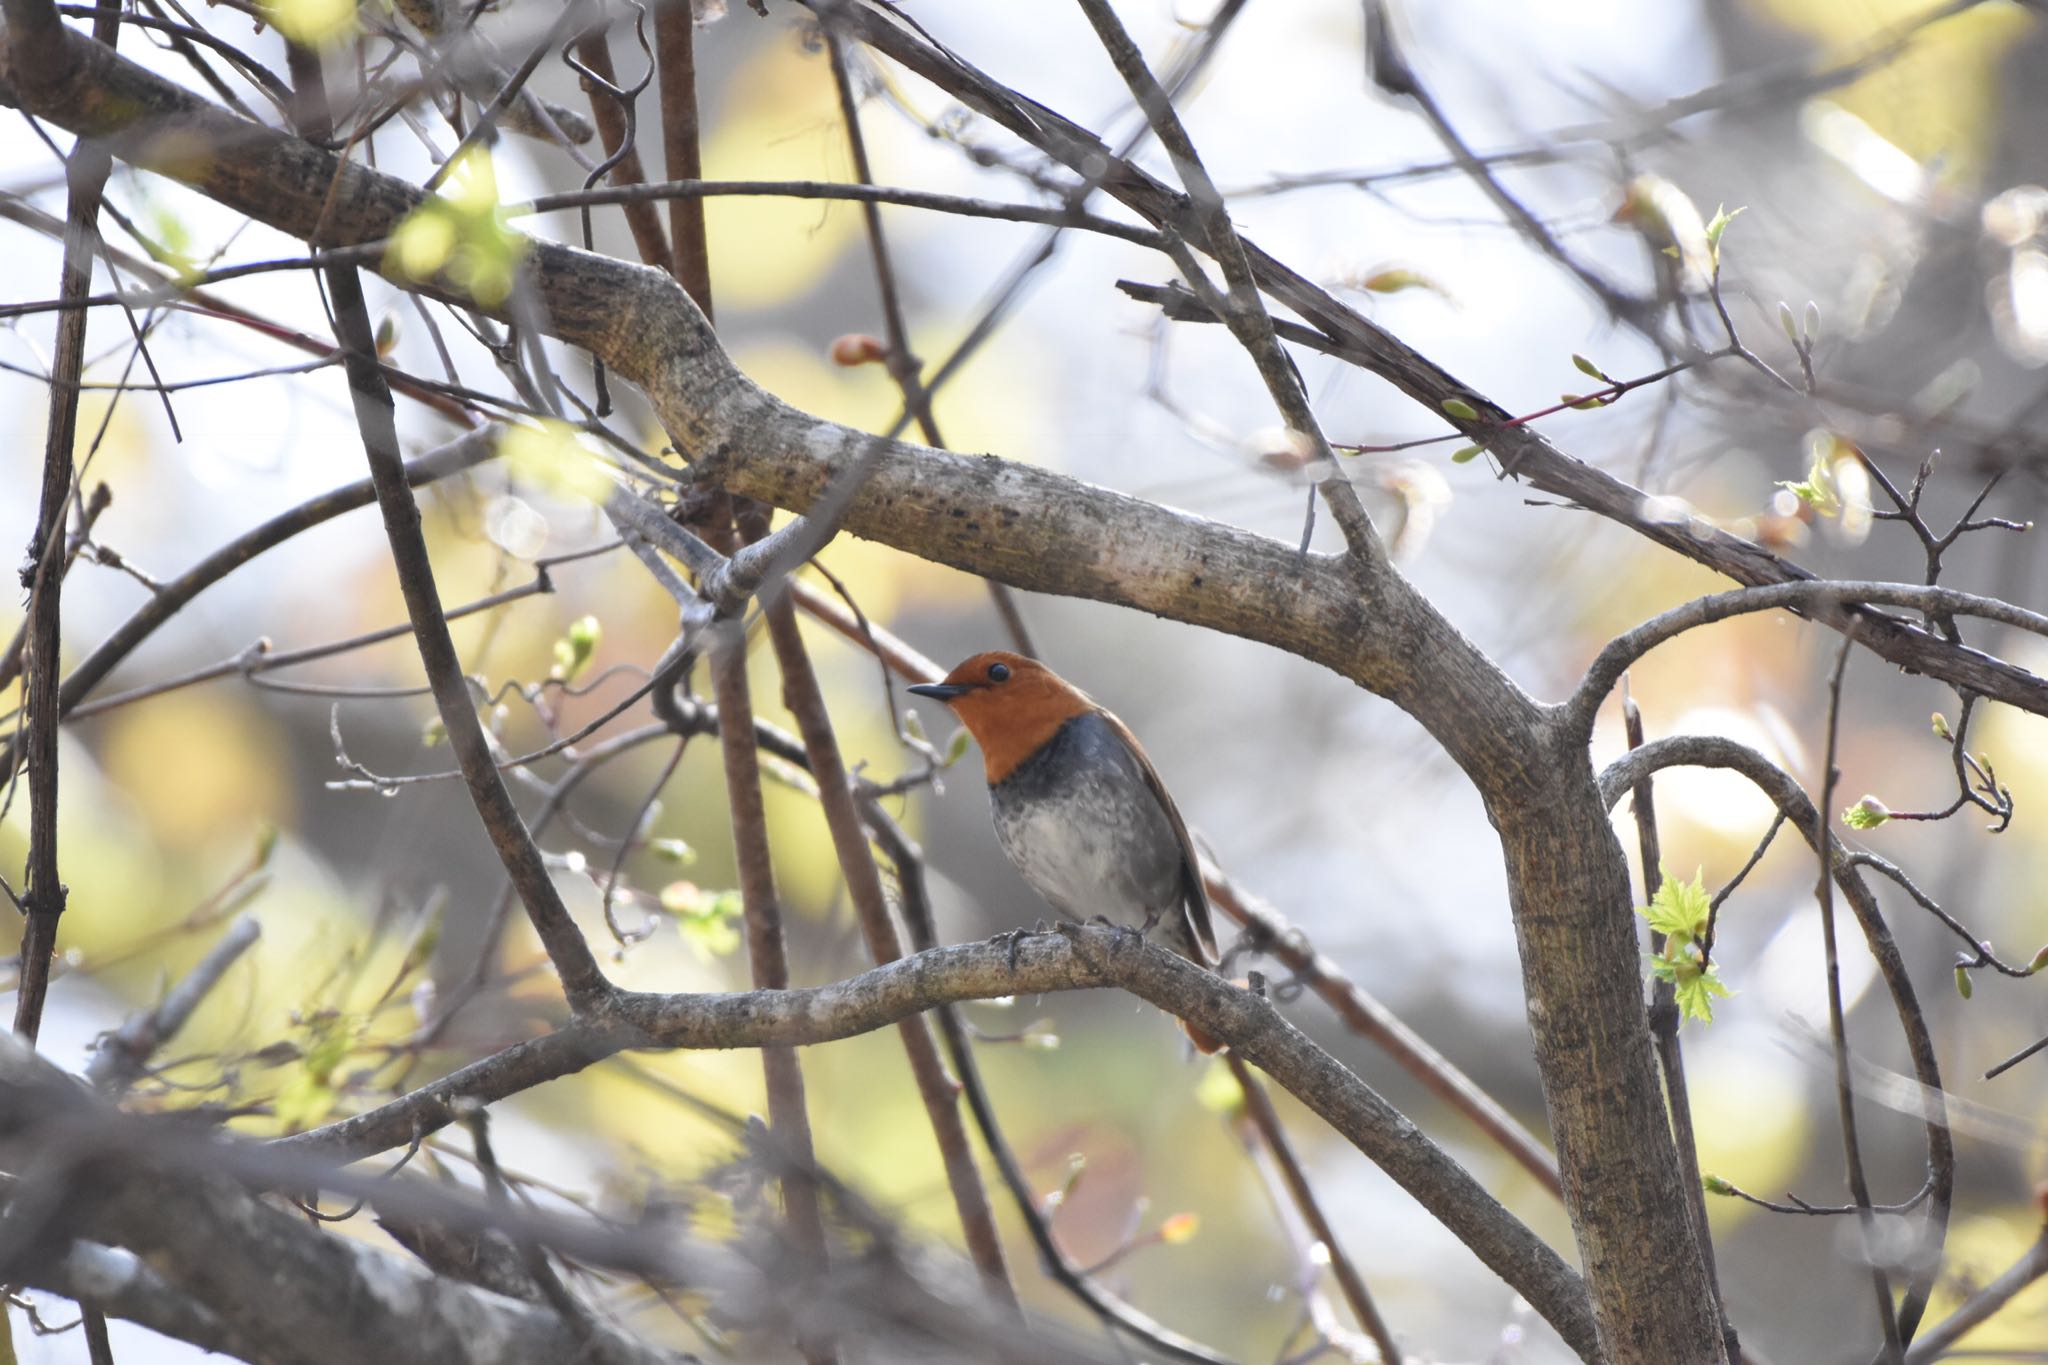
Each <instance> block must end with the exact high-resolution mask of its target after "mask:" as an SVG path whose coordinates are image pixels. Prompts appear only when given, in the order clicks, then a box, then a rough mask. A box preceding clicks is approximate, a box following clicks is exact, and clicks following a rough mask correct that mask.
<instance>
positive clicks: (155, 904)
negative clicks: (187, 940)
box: [0, 734, 177, 959]
mask: <svg viewBox="0 0 2048 1365" xmlns="http://www.w3.org/2000/svg"><path fill="white" fill-rule="evenodd" d="M57 766H58V770H59V771H60V772H61V773H62V774H63V782H62V785H61V787H60V788H59V793H58V805H57V844H58V848H59V851H60V856H61V858H62V869H63V876H64V883H65V885H66V886H67V887H68V888H69V891H70V896H69V899H68V901H67V903H66V904H67V909H66V912H65V915H64V918H63V920H62V922H61V928H60V934H59V943H60V945H61V946H62V947H63V948H66V949H69V948H82V949H84V950H85V952H86V954H87V956H88V959H90V958H91V957H92V956H94V955H97V954H99V953H101V952H103V951H106V950H107V949H109V948H112V947H116V946H118V945H120V944H124V943H127V942H129V941H130V940H131V939H133V938H134V936H135V935H136V934H137V933H139V932H141V931H143V930H146V929H149V928H154V927H156V926H157V925H159V924H160V923H162V921H163V920H164V919H165V917H166V916H168V915H169V914H171V913H172V912H173V911H174V910H175V909H177V907H176V905H175V904H174V903H173V901H172V897H173V896H174V894H175V892H174V891H173V889H172V888H171V887H170V886H169V885H167V882H168V880H169V872H170V869H169V868H168V867H167V865H166V864H167V861H168V860H167V858H166V857H165V855H164V852H163V851H162V850H161V849H160V847H159V845H158V843H157V841H156V839H155V837H154V836H153V832H152V831H151V829H150V827H149V825H148V823H147V822H146V821H145V819H144V818H143V817H142V816H141V815H140V813H139V812H138V811H137V810H136V808H135V807H134V806H133V805H132V804H130V802H129V801H128V799H127V798H126V795H125V793H123V792H122V791H121V790H120V789H119V787H118V786H117V785H115V784H113V783H110V782H109V781H108V780H107V779H106V777H105V776H104V775H102V773H101V772H100V769H99V766H98V765H97V764H96V763H94V762H93V759H92V755H91V754H90V753H89V752H87V750H86V748H85V746H84V745H82V744H80V743H78V742H77V741H76V740H75V739H74V738H73V737H71V736H70V735H68V734H67V735H64V736H63V737H62V739H61V741H60V744H59V748H58V751H57ZM27 851H28V802H27V800H26V799H25V793H18V794H17V796H16V799H15V801H14V803H13V805H12V806H11V807H10V808H9V809H8V812H7V816H6V819H5V820H4V821H0V864H4V865H5V866H6V867H8V868H9V869H19V868H20V867H21V865H22V859H23V858H24V857H25V856H26V854H27ZM17 886H18V884H17ZM17 923H18V921H17Z"/></svg>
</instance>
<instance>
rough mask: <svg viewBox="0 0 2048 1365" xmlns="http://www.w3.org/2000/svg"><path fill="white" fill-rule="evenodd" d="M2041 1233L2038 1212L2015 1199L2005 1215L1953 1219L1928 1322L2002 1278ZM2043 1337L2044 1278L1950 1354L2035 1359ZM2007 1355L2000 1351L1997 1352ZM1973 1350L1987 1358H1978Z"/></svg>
mask: <svg viewBox="0 0 2048 1365" xmlns="http://www.w3.org/2000/svg"><path fill="white" fill-rule="evenodd" d="M2040 1235H2041V1214H2040V1211H2039V1210H2037V1209H2034V1208H2031V1207H2029V1205H2028V1203H2027V1202H2026V1201H2016V1202H2015V1204H2014V1207H2013V1208H2012V1209H2011V1210H2009V1211H2006V1212H2000V1213H1995V1214H1994V1213H1987V1214H1980V1215H1979V1216H1977V1217H1974V1218H1963V1219H1960V1220H1958V1221H1957V1223H1956V1225H1955V1226H1954V1228H1952V1229H1951V1230H1950V1232H1949V1237H1948V1248H1947V1269H1948V1271H1949V1273H1948V1274H1945V1275H1943V1276H1942V1277H1941V1279H1940V1280H1939V1281H1937V1282H1936V1285H1935V1291H1934V1296H1933V1297H1932V1298H1931V1299H1929V1300H1928V1304H1927V1320H1928V1321H1929V1322H1940V1321H1941V1320H1942V1319H1943V1318H1945V1317H1947V1316H1948V1315H1949V1314H1950V1313H1952V1312H1954V1311H1955V1310H1956V1309H1957V1308H1959V1307H1960V1306H1961V1305H1962V1302H1963V1300H1964V1298H1966V1297H1967V1295H1968V1291H1970V1290H1972V1289H1975V1288H1978V1287H1981V1286H1983V1285H1984V1284H1987V1283H1989V1282H1990V1281H1991V1280H1993V1279H1995V1278H1996V1277H1997V1276H1998V1275H2000V1274H2002V1273H2003V1272H2004V1271H2005V1269H2006V1267H2008V1266H2010V1265H2011V1264H2012V1263H2013V1262H2014V1261H2017V1260H2018V1259H2019V1258H2020V1254H2021V1253H2022V1252H2024V1251H2025V1250H2026V1249H2027V1247H2028V1246H2029V1245H2031V1244H2032V1243H2033V1242H2034V1241H2035V1240H2036V1239H2038V1238H2039V1237H2040ZM2044 1339H2048V1280H2036V1281H2035V1282H2034V1283H2033V1284H2032V1285H2031V1286H2030V1287H2028V1288H2027V1289H2024V1290H2022V1291H2020V1293H2019V1294H2018V1295H2016V1296H2015V1297H2014V1298H2013V1300H2012V1301H2011V1302H2010V1303H2008V1304H2007V1305H2006V1306H2005V1307H2004V1308H2003V1309H2002V1310H2000V1311H1999V1312H1998V1313H1997V1314H1996V1315H1995V1316H1993V1317H1992V1319H1991V1320H1990V1321H1989V1322H1987V1323H1985V1324H1984V1325H1983V1326H1981V1327H1979V1328H1977V1329H1976V1330H1975V1331H1972V1332H1969V1333H1967V1334H1965V1335H1964V1336H1963V1337H1962V1339H1961V1340H1960V1341H1959V1342H1958V1343H1957V1349H1956V1351H1955V1354H1956V1355H1957V1356H1958V1357H1960V1356H1963V1355H1970V1356H1972V1357H1973V1358H1974V1359H1976V1360H1979V1361H1983V1362H1986V1363H1987V1365H2003V1363H2004V1362H2006V1361H2012V1362H2015V1365H2016V1363H2017V1362H2019V1361H2023V1360H2037V1359H2039V1358H2040V1357H2039V1352H2040V1349H2041V1343H2042V1341H2043V1340H2044ZM2001 1347H2003V1348H2006V1349H2008V1350H2010V1351H2011V1352H2012V1354H2011V1355H2010V1356H2007V1355H2002V1354H2000V1353H1999V1348H2001ZM1978 1352H1985V1353H1987V1354H1983V1355H1979V1354H1977V1353H1978Z"/></svg>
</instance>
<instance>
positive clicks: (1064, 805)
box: [996, 782, 1179, 929]
mask: <svg viewBox="0 0 2048 1365" xmlns="http://www.w3.org/2000/svg"><path fill="white" fill-rule="evenodd" d="M1115 786H1116V784H1114V783H1103V782H1088V783H1083V784H1081V785H1079V786H1078V787H1075V788H1073V789H1070V790H1068V791H1065V792H1061V793H1059V794H1057V795H1053V796H1049V797H1046V798H1042V799H1040V800H1037V801H1033V802H1028V803H1025V802H1019V803H1015V804H1013V805H1011V806H1009V807H1008V808H1004V807H1003V806H1000V805H999V806H998V808H997V811H996V835H997V837H998V838H999V839H1001V841H1002V844H1003V851H1004V852H1006V853H1008V854H1009V855H1010V860H1011V861H1012V862H1014V863H1015V864H1016V865H1017V870H1018V871H1019V872H1021V873H1023V874H1024V879H1025V880H1026V881H1028V882H1030V883H1031V886H1032V889H1033V890H1035V891H1037V892H1038V894H1039V895H1041V896H1043V897H1044V898H1045V899H1046V901H1047V902H1049V903H1050V904H1051V905H1052V907H1053V908H1054V909H1055V910H1057V911H1059V912H1060V914H1061V915H1063V916H1065V917H1067V918H1069V919H1075V920H1086V919H1088V918H1090V917H1091V916H1094V915H1102V916H1104V917H1105V918H1107V919H1109V920H1110V921H1112V922H1113V923H1117V924H1126V925H1129V926H1130V927H1132V928H1134V929H1135V928H1138V927H1140V926H1142V925H1143V924H1144V923H1145V921H1146V920H1147V918H1149V917H1151V916H1152V915H1153V914H1154V913H1155V912H1158V911H1162V910H1165V909H1167V908H1169V907H1171V906H1172V905H1173V904H1174V903H1175V901H1176V900H1177V899H1178V894H1179V864H1178V862H1177V860H1173V859H1162V858H1160V857H1158V856H1156V855H1154V856H1146V855H1145V854H1144V853H1139V852H1137V851H1138V850H1148V851H1149V850H1161V851H1170V850H1172V849H1173V848H1174V847H1175V845H1174V843H1173V836H1172V830H1171V827H1170V826H1169V825H1168V824H1167V822H1166V817H1165V813H1164V812H1162V811H1160V810H1159V809H1158V806H1157V803H1156V802H1155V801H1153V800H1152V799H1151V793H1150V792H1142V793H1125V792H1120V791H1117V790H1115ZM1139 797H1142V799H1134V798H1139ZM1133 834H1137V835H1138V836H1139V837H1136V838H1133V837H1132V835H1133ZM1134 853H1135V854H1136V856H1135V857H1134ZM1140 864H1151V865H1150V866H1143V865H1140Z"/></svg>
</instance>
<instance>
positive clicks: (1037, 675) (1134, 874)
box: [908, 650, 1217, 1052]
mask: <svg viewBox="0 0 2048 1365" xmlns="http://www.w3.org/2000/svg"><path fill="white" fill-rule="evenodd" d="M908 690H909V691H911V692H912V693H914V694H916V695H917V696H920V697H930V698H932V699H933V700H935V701H941V702H944V703H945V704H946V706H947V707H948V708H949V709H951V711H952V712H953V714H954V715H955V716H956V717H958V718H959V720H960V723H961V724H963V725H965V726H966V727H967V731H968V733H969V734H971V735H972V736H973V737H974V740H975V743H977V744H978V745H980V746H981V757H982V764H983V767H984V769H985V770H986V772H987V774H988V791H989V805H990V808H991V811H992V813H993V815H994V817H995V827H996V839H997V842H999V843H1000V844H1001V845H1002V846H1003V852H1005V853H1007V854H1008V855H1009V857H1010V861H1011V862H1012V863H1014V864H1016V867H1017V871H1018V872H1020V873H1022V874H1023V877H1024V880H1025V881H1026V882H1028V883H1030V885H1031V889H1032V890H1034V891H1036V892H1037V893H1038V894H1039V896H1041V897H1042V898H1043V899H1044V900H1045V901H1046V903H1047V904H1049V905H1051V906H1052V908H1053V909H1054V910H1056V911H1058V912H1059V914H1060V915H1061V917H1062V918H1064V919H1067V920H1070V921H1074V922H1080V921H1082V920H1084V919H1091V918H1092V919H1101V920H1103V921H1105V922H1107V923H1109V924H1111V925H1113V926H1118V927H1121V928H1126V929H1131V930H1135V931H1137V932H1138V933H1141V934H1154V935H1155V936H1156V937H1157V939H1158V941H1160V942H1161V943H1162V944H1164V945H1165V946H1166V947H1168V948H1171V949H1172V950H1173V951H1174V952H1177V953H1179V954H1180V955H1181V956H1182V957H1184V958H1186V959H1188V960H1189V961H1190V962H1192V963H1194V964H1195V965H1196V966H1198V967H1203V968H1210V969H1213V968H1214V967H1215V965H1216V961H1217V952H1216V934H1215V931H1214V930H1213V929H1212V928H1211V927H1210V923H1209V898H1208V895H1207V893H1205V892H1204V891H1203V889H1202V873H1201V864H1200V862H1199V861H1198V860H1197V859H1196V857H1195V849H1194V844H1193V842H1192V841H1191V840H1190V839H1189V838H1188V827H1187V824H1186V823H1185V822H1184V821H1183V820H1182V819H1181V817H1180V811H1179V810H1178V809H1177V808H1176V807H1175V806H1174V804H1173V798H1172V797H1171V796H1170V795H1168V794H1167V790H1166V785H1165V784H1164V783H1163V782H1161V781H1160V780H1159V772H1158V770H1157V769H1156V768H1154V767H1153V766H1152V760H1151V759H1149V758H1147V757H1146V756H1145V750H1144V747H1143V746H1142V745H1140V744H1139V743H1138V737H1137V736H1136V735H1134V734H1132V733H1131V731H1130V727H1128V726H1126V725H1125V724H1124V723H1123V722H1122V721H1120V720H1118V719H1117V718H1116V717H1115V716H1114V715H1112V714H1111V713H1110V712H1109V711H1108V710H1107V709H1106V708H1104V707H1102V706H1101V705H1099V704H1097V703H1096V702H1095V701H1094V700H1093V699H1092V698H1090V697H1089V696H1088V694H1087V693H1085V692H1083V691H1082V690H1081V689H1080V688H1078V687H1075V686H1074V685H1073V684H1072V683H1070V682H1068V681H1067V680H1066V679H1064V678H1062V677H1060V676H1059V675H1058V674H1057V673H1055V672H1053V671H1052V670H1051V669H1050V668H1047V667H1046V666H1045V665H1044V664H1042V663H1039V662H1038V661H1037V660H1035V659H1028V658H1026V657H1024V656H1023V655H1021V654H1012V653H1009V652H1007V651H1003V650H992V651H989V652H987V653H982V654H976V655H974V656H973V657H972V658H970V659H968V660H966V661H965V662H964V663H962V664H960V665H959V666H958V667H957V668H955V669H954V670H953V671H952V672H951V673H948V674H947V675H946V678H945V681H944V682H937V683H919V684H917V685H915V686H913V687H911V688H910V689H908ZM1013 941H1014V940H1013ZM1188 1032H1189V1036H1190V1037H1191V1038H1193V1039H1194V1040H1195V1045H1196V1046H1197V1047H1200V1048H1202V1050H1203V1051H1205V1052H1213V1051H1214V1050H1215V1047H1214V1046H1213V1040H1209V1039H1207V1038H1206V1037H1205V1036H1204V1035H1202V1034H1201V1033H1200V1032H1199V1030H1195V1029H1192V1028H1191V1029H1189V1030H1188ZM1205 1044H1209V1045H1205Z"/></svg>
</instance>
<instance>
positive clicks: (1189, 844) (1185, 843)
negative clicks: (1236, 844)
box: [1097, 711, 1222, 967]
mask: <svg viewBox="0 0 2048 1365" xmlns="http://www.w3.org/2000/svg"><path fill="white" fill-rule="evenodd" d="M1097 714H1098V715H1100V716H1101V717H1102V718H1103V719H1104V720H1105V721H1108V722H1109V727H1110V729H1112V730H1114V731H1115V732H1116V735H1117V738H1119V739H1121V740H1122V741H1123V742H1124V748H1125V749H1126V750H1128V751H1129V752H1130V755H1131V757H1133V758H1135V759H1137V760H1138V770H1139V771H1140V772H1142V773H1144V774H1145V785H1146V786H1148V787H1150V788H1151V789H1152V795H1153V796H1154V797H1156V798H1158V801H1159V808H1160V809H1161V810H1163V811H1165V812H1166V820H1167V823H1168V824H1170V825H1172V826H1173V837H1174V839H1175V840H1176V841H1177V842H1178V843H1179V844H1180V883H1181V896H1180V904H1181V915H1182V919H1183V922H1184V924H1185V925H1186V927H1187V931H1188V942H1189V944H1190V945H1192V946H1193V948H1194V949H1195V952H1194V953H1193V954H1192V955H1191V956H1193V958H1194V961H1195V964H1196V965H1197V966H1201V967H1213V966H1215V965H1216V963H1217V962H1218V961H1219V960H1220V959H1221V956H1222V955H1221V954H1220V953H1218V952H1217V951H1216V931H1215V930H1214V929H1213V928H1211V927H1210V924H1209V896H1208V893H1207V892H1205V891H1204V890H1203V889H1202V863H1201V859H1199V858H1197V857H1196V856H1195V842H1194V840H1192V839H1190V838H1189V837H1188V827H1187V823H1186V822H1185V821H1183V820H1182V819H1181V818H1180V808H1179V807H1177V806H1175V805H1174V804H1173V798H1172V797H1171V796H1169V795H1167V793H1166V784H1165V783H1164V782H1161V781H1160V780H1159V771H1158V769H1156V768H1154V767H1153V766H1152V760H1151V759H1150V758H1149V757H1147V756H1146V754H1145V750H1144V748H1143V746H1141V745H1140V744H1139V743H1138V737H1137V736H1136V735H1134V734H1132V733H1131V731H1130V727H1129V726H1127V725H1125V724H1124V723H1123V722H1122V721H1120V720H1118V719H1117V718H1116V717H1115V716H1113V715H1111V714H1110V713H1109V712H1107V711H1099V712H1097Z"/></svg>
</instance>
